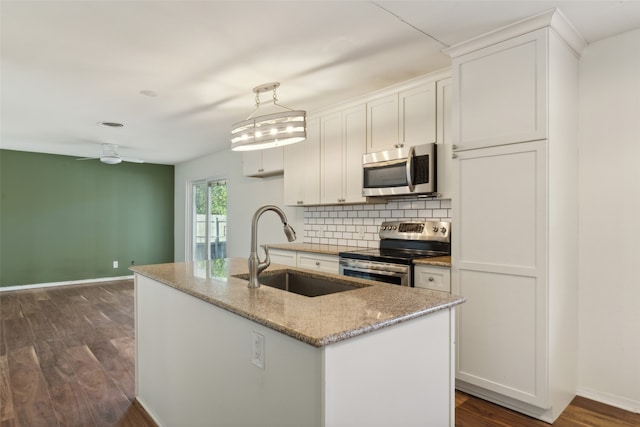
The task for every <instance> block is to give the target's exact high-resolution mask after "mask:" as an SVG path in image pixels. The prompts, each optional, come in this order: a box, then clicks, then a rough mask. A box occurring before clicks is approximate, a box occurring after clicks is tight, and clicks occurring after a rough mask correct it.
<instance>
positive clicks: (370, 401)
mask: <svg viewBox="0 0 640 427" xmlns="http://www.w3.org/2000/svg"><path fill="white" fill-rule="evenodd" d="M454 313H455V308H451V309H445V310H441V311H438V312H436V313H432V314H430V315H428V316H423V317H420V318H417V319H413V320H411V321H407V322H402V323H399V324H397V325H394V326H391V327H389V328H384V329H380V330H378V331H375V332H372V333H369V334H365V335H361V336H358V337H355V338H352V339H350V340H345V341H341V342H338V343H335V344H332V345H330V346H327V347H325V348H324V377H325V390H324V400H325V409H324V411H325V421H326V424H325V425H326V426H331V427H352V426H368V427H376V426H379V427H387V426H400V425H401V426H403V427H412V426H422V427H424V426H451V427H453V426H454V425H455V422H454V408H455V406H454V386H453V377H454V358H453V355H454V354H455V352H454V347H455V341H454V335H453V333H452V331H454V330H455V327H454V323H453V322H454V319H455V315H454Z"/></svg>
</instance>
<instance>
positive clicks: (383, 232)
mask: <svg viewBox="0 0 640 427" xmlns="http://www.w3.org/2000/svg"><path fill="white" fill-rule="evenodd" d="M379 235H380V238H381V239H403V240H434V241H438V242H447V243H448V242H450V241H451V223H450V222H440V221H385V222H383V223H382V224H381V225H380V232H379Z"/></svg>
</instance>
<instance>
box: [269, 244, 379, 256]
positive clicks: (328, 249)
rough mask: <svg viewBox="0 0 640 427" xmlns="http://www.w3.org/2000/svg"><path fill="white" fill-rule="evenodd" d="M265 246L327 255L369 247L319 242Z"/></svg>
mask: <svg viewBox="0 0 640 427" xmlns="http://www.w3.org/2000/svg"><path fill="white" fill-rule="evenodd" d="M263 246H266V247H268V248H269V249H272V248H273V249H284V250H287V251H300V252H312V253H316V254H326V255H338V253H340V252H353V251H358V250H362V249H367V248H365V247H360V246H343V245H322V244H319V243H269V244H266V245H263Z"/></svg>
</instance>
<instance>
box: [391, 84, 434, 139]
mask: <svg viewBox="0 0 640 427" xmlns="http://www.w3.org/2000/svg"><path fill="white" fill-rule="evenodd" d="M398 112H399V116H400V119H399V124H400V129H399V131H400V133H399V143H400V144H401V145H402V146H413V145H420V144H429V143H432V142H436V82H435V81H430V82H426V83H423V84H421V85H419V86H417V87H414V88H411V89H408V90H404V91H402V92H400V93H399V94H398Z"/></svg>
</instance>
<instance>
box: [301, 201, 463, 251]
mask: <svg viewBox="0 0 640 427" xmlns="http://www.w3.org/2000/svg"><path fill="white" fill-rule="evenodd" d="M403 219H406V220H412V219H413V220H429V221H451V200H408V201H394V202H388V203H377V204H366V205H364V204H363V205H339V206H310V207H305V208H304V243H320V244H328V245H346V246H359V247H370V248H375V247H378V240H379V238H378V228H379V226H380V224H382V222H383V221H400V220H403Z"/></svg>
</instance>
